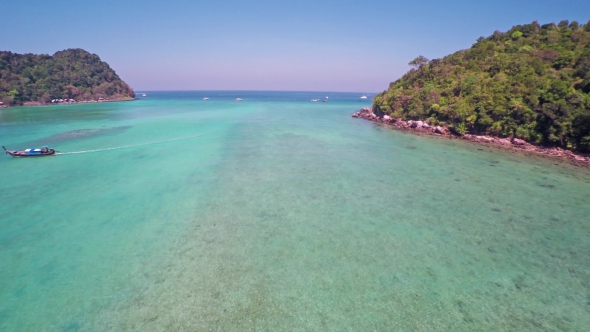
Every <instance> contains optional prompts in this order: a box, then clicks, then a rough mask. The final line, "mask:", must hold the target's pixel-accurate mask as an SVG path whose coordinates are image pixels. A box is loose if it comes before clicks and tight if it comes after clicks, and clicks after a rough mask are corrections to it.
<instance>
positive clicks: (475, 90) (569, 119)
mask: <svg viewBox="0 0 590 332" xmlns="http://www.w3.org/2000/svg"><path fill="white" fill-rule="evenodd" d="M410 65H412V66H413V67H414V69H411V70H410V71H409V72H408V73H406V74H405V75H404V76H403V77H402V78H400V79H399V80H397V81H395V82H393V83H391V84H390V86H389V89H387V90H386V91H384V92H382V93H380V94H378V95H377V96H376V97H375V99H374V105H373V106H374V111H375V113H378V114H381V115H383V114H387V115H390V116H393V117H395V118H403V119H405V120H409V119H412V120H428V121H429V122H431V124H434V125H438V124H440V125H447V126H448V127H449V128H450V129H452V130H454V131H455V132H456V133H459V134H463V133H466V132H470V133H474V134H489V135H494V136H506V137H517V138H521V139H525V140H527V141H529V142H532V143H539V144H542V145H552V146H561V147H564V148H569V149H574V150H579V151H590V94H589V93H590V21H589V22H588V23H587V24H585V25H581V24H578V22H575V21H574V22H571V23H570V22H568V21H561V22H560V23H559V24H557V25H556V24H554V23H550V24H545V25H539V24H538V23H537V22H536V21H535V22H533V23H531V24H527V25H518V26H515V27H513V28H512V29H510V30H509V31H507V32H499V31H496V32H494V33H493V34H492V35H491V36H489V37H487V38H484V37H480V38H479V39H478V40H477V41H476V43H475V44H473V46H472V47H471V48H470V49H467V50H463V51H459V52H456V53H454V54H451V55H448V56H446V57H444V58H443V59H435V60H428V59H426V58H424V57H423V56H419V57H418V58H416V59H414V60H413V61H412V62H410Z"/></svg>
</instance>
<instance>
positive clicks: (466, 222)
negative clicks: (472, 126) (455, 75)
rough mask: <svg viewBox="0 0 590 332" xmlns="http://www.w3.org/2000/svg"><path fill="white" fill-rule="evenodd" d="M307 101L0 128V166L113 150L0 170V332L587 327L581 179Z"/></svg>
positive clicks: (25, 119) (105, 113) (134, 109)
mask: <svg viewBox="0 0 590 332" xmlns="http://www.w3.org/2000/svg"><path fill="white" fill-rule="evenodd" d="M325 95H326V94H325V93H319V94H318V93H286V92H154V93H148V97H147V98H144V99H141V100H138V101H134V102H121V103H101V104H89V105H64V106H48V107H33V108H13V109H3V110H1V111H0V140H1V143H2V144H3V145H6V146H7V147H9V148H19V149H21V148H26V147H29V146H36V145H41V144H50V145H51V146H55V147H56V149H57V150H59V151H62V152H76V151H89V150H102V149H108V148H112V147H126V148H121V149H115V150H104V151H96V152H90V153H82V154H71V155H59V156H55V157H47V158H40V159H17V158H8V156H6V157H4V158H1V159H0V174H1V178H0V199H1V200H0V201H1V202H2V203H3V204H2V206H0V215H2V216H3V217H2V218H1V219H0V246H1V248H2V250H1V251H0V299H1V300H2V301H0V330H3V331H5V330H6V331H12V330H67V331H77V330H183V329H184V330H223V331H227V330H235V331H242V330H271V331H276V330H355V331H358V330H383V331H386V330H387V331H389V330H441V331H442V330H461V331H473V330H583V329H585V328H586V327H587V326H590V222H589V221H588V219H589V218H588V215H589V212H590V206H589V204H588V197H590V173H589V172H588V171H587V170H585V169H580V168H577V167H573V166H570V165H567V164H561V163H557V165H554V164H555V163H556V162H555V161H552V160H543V159H539V158H529V157H525V156H520V155H515V154H513V153H510V152H505V151H496V150H493V149H488V148H484V149H483V151H480V150H478V149H482V147H481V146H476V145H471V144H468V143H464V142H461V141H449V140H443V139H437V138H435V137H422V136H416V135H412V134H405V133H401V132H397V131H393V130H390V129H387V128H385V127H383V126H379V125H376V124H373V123H370V122H367V121H364V120H359V119H353V118H351V117H350V114H352V113H353V112H354V111H356V110H358V109H359V108H360V107H361V106H366V105H367V104H366V103H363V102H359V101H358V97H359V96H360V94H346V93H332V94H329V96H330V102H328V103H311V102H309V100H310V99H311V98H323V96H325ZM205 96H207V97H209V98H211V100H209V101H206V102H205V101H202V100H201V99H202V98H203V97H205ZM236 97H241V98H243V99H244V101H242V102H235V101H234V100H235V98H236ZM129 146H130V147H129Z"/></svg>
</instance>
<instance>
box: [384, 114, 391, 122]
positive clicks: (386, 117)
mask: <svg viewBox="0 0 590 332" xmlns="http://www.w3.org/2000/svg"><path fill="white" fill-rule="evenodd" d="M391 120H392V117H390V116H389V115H387V114H386V115H384V116H383V121H385V122H391Z"/></svg>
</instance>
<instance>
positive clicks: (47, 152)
mask: <svg viewBox="0 0 590 332" xmlns="http://www.w3.org/2000/svg"><path fill="white" fill-rule="evenodd" d="M2 148H3V149H4V151H6V154H9V155H11V156H13V157H43V156H51V155H54V154H55V150H54V149H50V148H48V147H46V146H44V147H42V148H40V149H26V150H24V151H17V150H7V149H6V148H5V147H4V146H3V147H2Z"/></svg>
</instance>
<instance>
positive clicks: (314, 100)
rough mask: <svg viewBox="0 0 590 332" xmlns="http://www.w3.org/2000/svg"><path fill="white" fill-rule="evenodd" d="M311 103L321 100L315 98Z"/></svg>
mask: <svg viewBox="0 0 590 332" xmlns="http://www.w3.org/2000/svg"><path fill="white" fill-rule="evenodd" d="M311 101H313V102H314V103H315V102H316V101H320V100H319V99H315V98H314V99H312V100H311Z"/></svg>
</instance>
